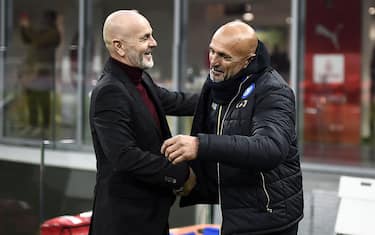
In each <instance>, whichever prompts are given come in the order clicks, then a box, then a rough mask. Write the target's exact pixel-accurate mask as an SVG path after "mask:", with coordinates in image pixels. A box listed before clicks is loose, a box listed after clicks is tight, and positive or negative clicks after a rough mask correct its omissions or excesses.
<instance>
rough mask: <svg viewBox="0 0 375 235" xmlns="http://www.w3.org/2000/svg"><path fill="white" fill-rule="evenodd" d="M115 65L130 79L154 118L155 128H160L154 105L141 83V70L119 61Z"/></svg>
mask: <svg viewBox="0 0 375 235" xmlns="http://www.w3.org/2000/svg"><path fill="white" fill-rule="evenodd" d="M113 60H114V59H113ZM115 61H116V60H115ZM116 63H118V64H119V65H120V66H121V67H122V69H123V70H124V71H125V73H126V74H127V75H128V76H129V78H130V79H131V81H132V82H133V83H134V85H135V87H136V88H137V90H138V92H139V94H140V95H141V97H142V99H143V102H144V103H145V105H146V107H147V109H148V110H149V111H150V113H151V115H152V117H153V118H154V120H155V122H156V124H157V126H158V127H159V128H160V119H159V116H158V113H157V111H156V108H155V104H154V102H153V101H152V100H151V98H150V96H149V95H148V92H147V90H146V88H145V87H144V85H143V82H142V73H143V70H142V69H140V68H136V67H131V66H129V65H126V64H123V63H121V62H119V61H116Z"/></svg>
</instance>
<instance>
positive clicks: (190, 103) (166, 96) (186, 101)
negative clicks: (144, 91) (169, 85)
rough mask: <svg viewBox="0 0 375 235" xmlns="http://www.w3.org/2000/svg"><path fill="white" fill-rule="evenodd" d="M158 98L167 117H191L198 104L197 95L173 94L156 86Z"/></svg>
mask: <svg viewBox="0 0 375 235" xmlns="http://www.w3.org/2000/svg"><path fill="white" fill-rule="evenodd" d="M156 89H157V91H158V96H159V98H160V101H161V103H162V106H163V108H164V110H165V113H166V114H167V115H173V116H192V115H193V114H194V110H195V106H196V105H197V103H198V99H199V95H198V94H190V93H183V92H173V91H169V90H167V89H165V88H162V87H159V86H156Z"/></svg>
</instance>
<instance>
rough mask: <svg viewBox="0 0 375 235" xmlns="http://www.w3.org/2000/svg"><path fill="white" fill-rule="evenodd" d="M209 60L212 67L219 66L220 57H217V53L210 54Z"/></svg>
mask: <svg viewBox="0 0 375 235" xmlns="http://www.w3.org/2000/svg"><path fill="white" fill-rule="evenodd" d="M209 60H210V65H211V67H213V66H217V65H218V64H219V57H218V56H217V54H216V53H214V52H211V53H210V54H209Z"/></svg>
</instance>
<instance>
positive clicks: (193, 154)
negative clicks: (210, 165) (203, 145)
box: [161, 135, 199, 164]
mask: <svg viewBox="0 0 375 235" xmlns="http://www.w3.org/2000/svg"><path fill="white" fill-rule="evenodd" d="M198 145H199V140H198V138H197V137H194V136H189V135H177V136H174V137H172V138H169V139H167V140H166V141H164V143H163V145H162V146H161V153H162V154H164V155H165V156H166V157H167V158H168V160H169V161H171V162H172V163H173V164H177V163H179V162H183V161H191V160H194V159H196V158H197V153H198Z"/></svg>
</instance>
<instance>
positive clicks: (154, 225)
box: [90, 10, 198, 235]
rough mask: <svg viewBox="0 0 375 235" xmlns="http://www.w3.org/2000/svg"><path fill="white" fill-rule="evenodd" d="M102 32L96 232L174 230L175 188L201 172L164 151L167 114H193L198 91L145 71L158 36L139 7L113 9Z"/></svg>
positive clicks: (95, 97) (95, 118)
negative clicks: (104, 54) (166, 83)
mask: <svg viewBox="0 0 375 235" xmlns="http://www.w3.org/2000/svg"><path fill="white" fill-rule="evenodd" d="M103 39H104V42H105V45H106V47H107V49H108V52H109V55H110V58H109V59H108V61H107V63H106V65H105V67H104V71H103V74H102V76H101V77H100V79H99V81H98V83H97V85H96V87H95V88H94V90H93V92H92V96H91V104H90V127H91V134H92V138H93V145H94V149H95V154H96V159H97V177H96V186H95V198H94V208H93V215H92V220H91V226H90V234H91V235H125V234H126V235H145V234H153V235H168V234H169V226H168V216H169V211H170V207H171V206H172V204H173V202H174V200H175V194H176V193H178V192H180V191H181V190H182V189H183V188H185V193H186V192H187V191H188V190H189V188H192V186H194V184H195V176H194V173H193V172H192V171H191V169H190V168H189V166H188V165H187V164H186V163H182V164H172V163H171V162H169V161H168V159H166V158H165V157H163V156H162V155H161V154H160V148H161V145H162V143H163V141H164V140H165V139H167V138H169V137H170V136H171V133H170V130H169V127H168V123H167V120H166V115H167V114H168V115H192V114H193V112H194V108H195V105H196V103H197V98H198V97H197V96H196V95H188V94H184V93H179V92H170V91H168V90H166V89H164V88H161V87H159V86H157V85H156V84H155V83H154V82H153V80H152V79H151V77H150V76H149V75H148V74H147V73H146V72H145V69H148V68H151V67H152V66H153V65H154V61H153V57H152V51H153V49H154V48H155V47H156V46H157V42H156V40H155V39H154V37H153V35H152V28H151V26H150V23H149V22H148V20H147V19H146V18H145V17H144V16H142V15H141V14H139V13H138V12H137V11H133V10H119V11H116V12H113V13H112V14H110V15H109V16H108V17H107V19H106V20H105V23H104V27H103ZM183 186H185V187H183ZM186 189H187V190H186Z"/></svg>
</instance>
